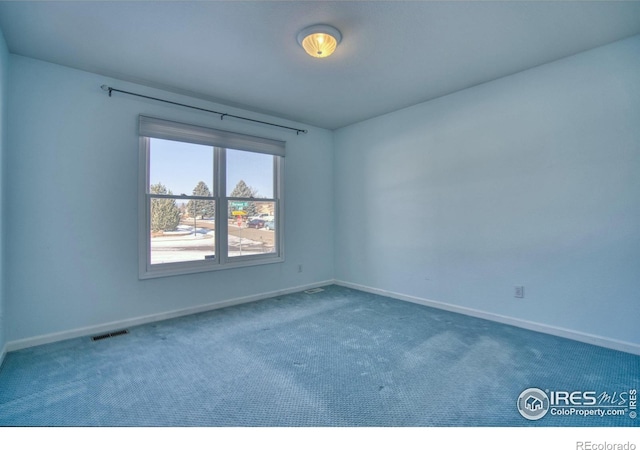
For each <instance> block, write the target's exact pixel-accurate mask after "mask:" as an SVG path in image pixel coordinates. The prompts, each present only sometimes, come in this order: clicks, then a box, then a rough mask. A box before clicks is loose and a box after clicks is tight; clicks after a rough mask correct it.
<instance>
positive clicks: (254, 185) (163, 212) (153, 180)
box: [139, 116, 285, 278]
mask: <svg viewBox="0 0 640 450" xmlns="http://www.w3.org/2000/svg"><path fill="white" fill-rule="evenodd" d="M139 126H140V200H139V201H140V225H139V228H140V230H139V233H140V237H139V241H140V243H139V253H140V257H139V258H140V278H153V277H159V276H168V275H178V274H186V273H194V272H204V271H209V270H217V269H224V268H231V267H242V266H247V265H255V264H266V263H273V262H281V261H283V260H284V253H283V242H282V236H283V227H282V220H281V219H282V217H283V206H282V185H281V179H282V167H283V158H284V150H285V143H284V142H282V141H276V140H272V139H265V138H259V137H254V136H248V135H242V134H236V133H230V132H227V131H221V130H214V129H211V128H204V127H198V126H194V125H187V124H181V123H176V122H170V121H166V120H161V119H155V118H151V117H145V116H140V123H139Z"/></svg>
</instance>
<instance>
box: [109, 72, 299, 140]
mask: <svg viewBox="0 0 640 450" xmlns="http://www.w3.org/2000/svg"><path fill="white" fill-rule="evenodd" d="M100 88H101V89H102V90H103V91H106V92H109V97H111V93H112V92H120V93H122V94H128V95H133V96H136V97H142V98H147V99H149V100H155V101H158V102H163V103H169V104H170V105H177V106H184V107H185V108H191V109H197V110H198V111H204V112H208V113H212V114H218V115H220V120H222V119H224V118H225V117H232V118H234V119H241V120H246V121H248V122H254V123H261V124H263V125H269V126H271V127H278V128H285V129H287V130H292V131H295V132H296V134H300V133H303V134H307V132H308V130H301V129H299V128H293V127H287V126H284V125H278V124H277V123H271V122H264V121H262V120H256V119H249V118H248V117H242V116H235V115H233V114H227V113H222V112H219V111H213V110H210V109H205V108H199V107H197V106H191V105H185V104H183V103H177V102H172V101H170V100H164V99H161V98H156V97H150V96H148V95H142V94H136V93H135V92H129V91H123V90H120V89H116V88H112V87H111V86H107V85H106V84H103V85H102V86H100Z"/></svg>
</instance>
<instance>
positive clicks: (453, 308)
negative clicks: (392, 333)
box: [334, 280, 640, 355]
mask: <svg viewBox="0 0 640 450" xmlns="http://www.w3.org/2000/svg"><path fill="white" fill-rule="evenodd" d="M334 284H337V285H339V286H344V287H348V288H351V289H355V290H358V291H363V292H368V293H371V294H378V295H382V296H385V297H391V298H395V299H397V300H404V301H408V302H411V303H417V304H420V305H424V306H430V307H432V308H437V309H442V310H445V311H450V312H454V313H458V314H464V315H466V316H471V317H477V318H479V319H485V320H490V321H492V322H498V323H503V324H505V325H511V326H514V327H518V328H524V329H526V330H531V331H537V332H539V333H545V334H550V335H552V336H558V337H562V338H566V339H571V340H574V341H578V342H583V343H585V344H591V345H597V346H599V347H604V348H608V349H611V350H618V351H621V352H625V353H631V354H634V355H640V344H636V343H633V342H625V341H619V340H616V339H611V338H607V337H603V336H597V335H593V334H588V333H583V332H581V331H575V330H569V329H566V328H561V327H555V326H552V325H545V324H542V323H537V322H531V321H528V320H523V319H517V318H515V317H508V316H503V315H500V314H495V313H489V312H485V311H480V310H476V309H472V308H467V307H464V306H457V305H451V304H448V303H443V302H438V301H434V300H428V299H424V298H419V297H414V296H411V295H404V294H398V293H396V292H391V291H385V290H384V289H377V288H372V287H368V286H363V285H360V284H356V283H349V282H346V281H340V280H335V281H334Z"/></svg>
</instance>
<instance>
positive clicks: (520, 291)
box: [514, 286, 524, 298]
mask: <svg viewBox="0 0 640 450" xmlns="http://www.w3.org/2000/svg"><path fill="white" fill-rule="evenodd" d="M514 297H515V298H524V286H516V288H515V292H514Z"/></svg>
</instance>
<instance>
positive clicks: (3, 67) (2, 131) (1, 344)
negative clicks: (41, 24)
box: [0, 30, 9, 364]
mask: <svg viewBox="0 0 640 450" xmlns="http://www.w3.org/2000/svg"><path fill="white" fill-rule="evenodd" d="M8 73H9V51H8V50H7V44H6V43H5V40H4V35H3V34H2V30H0V364H2V360H3V359H4V354H5V343H6V339H5V322H6V319H5V313H4V311H5V306H4V304H5V283H4V280H5V278H4V268H5V264H4V233H3V231H4V222H5V217H6V214H5V200H4V196H5V193H6V192H5V189H4V181H5V179H4V155H5V153H6V149H7V146H6V140H7V127H6V121H7V114H6V105H7V92H8V85H7V80H8Z"/></svg>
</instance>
